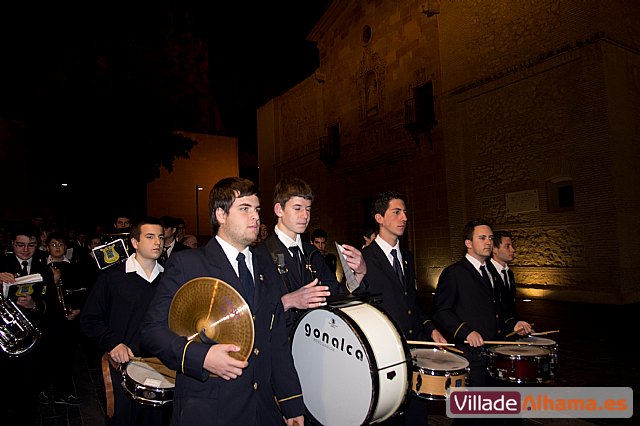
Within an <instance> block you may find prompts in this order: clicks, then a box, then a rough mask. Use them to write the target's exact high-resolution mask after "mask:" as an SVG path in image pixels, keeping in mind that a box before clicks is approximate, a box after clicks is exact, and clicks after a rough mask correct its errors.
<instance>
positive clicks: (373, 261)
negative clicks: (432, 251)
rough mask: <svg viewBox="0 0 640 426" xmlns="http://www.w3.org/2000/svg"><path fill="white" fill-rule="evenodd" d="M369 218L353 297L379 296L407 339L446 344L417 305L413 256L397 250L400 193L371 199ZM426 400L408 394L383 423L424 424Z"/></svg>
mask: <svg viewBox="0 0 640 426" xmlns="http://www.w3.org/2000/svg"><path fill="white" fill-rule="evenodd" d="M371 215H372V216H373V219H374V220H375V221H376V223H377V224H378V232H377V237H376V238H375V240H374V241H373V242H372V243H371V244H369V245H368V246H366V247H365V248H364V249H362V257H363V258H364V261H365V262H366V264H367V275H366V276H365V279H364V280H363V281H362V284H361V285H360V287H358V289H356V291H355V292H354V294H356V295H359V294H364V293H366V292H369V293H371V294H378V295H380V296H379V298H380V299H379V304H378V305H377V306H380V307H382V308H383V309H384V311H385V312H386V313H387V314H389V316H391V318H392V319H393V320H394V321H395V323H396V324H397V325H398V327H399V328H400V331H401V332H402V334H403V336H404V338H405V339H406V340H423V341H424V340H429V341H434V342H438V343H446V342H447V341H446V339H445V338H444V337H443V336H442V334H441V333H440V332H439V331H438V329H437V328H436V326H435V324H434V323H433V321H431V320H430V319H429V318H428V316H427V315H426V313H425V312H424V311H423V310H422V308H421V307H420V305H419V303H418V295H417V284H416V275H415V265H414V260H413V255H412V254H411V253H410V252H409V251H408V250H405V249H404V248H401V247H400V238H401V237H402V236H403V235H404V232H405V230H406V228H407V208H406V204H405V201H404V197H403V195H402V194H400V193H399V192H393V191H389V192H383V193H380V194H378V196H377V197H376V198H375V199H374V200H373V202H372V204H371ZM427 408H428V406H427V401H426V400H425V399H423V398H420V397H418V396H416V395H413V394H411V395H410V396H409V399H408V403H407V405H406V407H405V408H404V412H403V413H402V414H401V415H398V416H394V417H392V418H391V419H389V420H387V421H386V422H384V424H390V425H391V424H393V425H402V424H404V425H426V424H427V420H428V410H427Z"/></svg>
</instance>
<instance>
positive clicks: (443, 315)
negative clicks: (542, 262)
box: [432, 219, 531, 424]
mask: <svg viewBox="0 0 640 426" xmlns="http://www.w3.org/2000/svg"><path fill="white" fill-rule="evenodd" d="M463 238H464V245H465V249H466V254H465V256H464V258H462V259H461V260H459V261H458V262H456V263H454V264H452V265H449V266H447V267H446V268H445V269H444V270H443V271H442V273H441V274H440V277H439V279H438V285H437V287H436V292H435V295H434V297H433V300H432V311H433V319H434V320H435V321H436V323H437V324H438V326H439V327H441V329H442V330H444V332H445V333H446V334H448V335H449V336H451V337H452V339H453V340H454V342H455V343H456V345H459V346H461V347H462V348H463V351H464V357H465V358H467V360H468V361H469V368H470V372H469V376H468V378H467V386H472V387H479V386H483V387H486V386H501V385H504V383H503V382H502V383H501V382H500V381H498V380H496V379H494V378H493V377H491V375H490V374H489V372H488V370H487V363H488V360H487V359H488V357H487V356H486V355H485V353H484V351H483V348H482V347H483V345H484V344H485V341H486V340H489V341H491V340H504V339H505V335H506V334H508V333H510V332H512V331H515V332H517V333H518V334H520V335H527V334H529V333H531V326H530V325H529V323H527V322H525V321H518V322H515V323H513V322H509V323H508V322H507V321H506V320H507V318H505V313H504V310H503V309H502V305H501V303H500V289H499V287H498V284H497V283H494V282H493V281H492V280H491V275H490V274H489V272H488V271H487V266H486V264H487V261H488V260H489V259H490V258H491V254H492V251H493V230H492V227H491V224H489V223H488V222H487V221H485V220H483V219H474V220H471V221H469V222H468V223H467V224H466V225H465V227H464V229H463ZM474 420H475V421H474ZM477 420H478V419H456V423H458V422H459V423H462V424H466V423H476V421H477ZM480 423H481V422H480ZM489 423H490V422H489Z"/></svg>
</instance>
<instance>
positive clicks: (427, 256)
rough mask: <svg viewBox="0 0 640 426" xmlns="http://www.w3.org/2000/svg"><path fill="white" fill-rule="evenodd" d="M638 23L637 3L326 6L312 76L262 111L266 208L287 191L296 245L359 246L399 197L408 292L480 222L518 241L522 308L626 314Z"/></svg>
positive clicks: (632, 256) (431, 283) (639, 68)
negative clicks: (301, 200) (385, 201)
mask: <svg viewBox="0 0 640 426" xmlns="http://www.w3.org/2000/svg"><path fill="white" fill-rule="evenodd" d="M639 18H640V5H638V4H637V2H634V1H633V0H613V1H609V2H599V1H596V0H542V1H540V0H537V1H533V0H526V1H518V2H513V1H508V0H501V1H498V0H497V1H490V2H487V1H472V0H460V1H452V0H449V1H445V0H440V1H438V0H422V1H412V0H406V1H402V0H401V1H363V0H349V1H347V0H334V1H333V2H331V5H330V6H329V7H328V9H327V10H326V12H325V14H324V15H323V16H322V18H321V19H320V20H319V21H318V23H317V24H316V26H315V27H314V28H313V30H312V32H311V33H310V35H309V40H311V41H313V42H315V43H316V44H317V47H318V51H319V55H320V66H319V68H318V69H317V71H316V72H315V74H314V75H312V76H309V77H308V78H307V79H305V80H304V81H302V82H300V83H299V84H298V85H296V86H295V87H293V88H292V89H291V90H289V91H288V92H286V93H285V94H283V95H281V96H279V97H277V98H274V99H272V100H271V101H269V102H268V103H267V104H265V105H263V106H262V107H261V108H260V109H259V110H258V156H259V165H260V186H261V188H262V191H263V195H264V201H263V204H265V205H270V204H271V199H270V196H271V192H270V191H271V189H272V188H273V186H274V185H275V183H276V182H277V180H278V179H280V178H281V177H283V176H299V177H301V178H303V179H305V180H306V181H307V182H309V184H310V185H311V186H312V188H313V189H314V191H315V192H316V201H315V202H314V204H313V211H312V221H311V224H310V226H309V230H312V229H314V228H316V227H322V228H324V229H326V230H327V231H328V233H329V239H330V241H338V242H341V243H343V242H344V243H350V244H353V245H357V246H360V245H361V241H362V239H361V237H360V234H359V231H360V229H361V228H362V227H363V226H364V225H365V223H366V222H367V221H368V220H369V216H370V215H369V212H368V207H369V202H370V200H371V199H372V197H374V196H375V195H376V194H377V193H379V192H381V191H386V190H397V191H401V192H403V193H404V194H405V196H406V197H407V208H408V211H409V213H408V214H409V226H408V229H407V232H406V233H405V237H404V238H403V244H405V245H406V246H407V247H408V248H409V249H410V250H411V251H412V252H413V253H414V256H415V258H416V267H417V279H418V282H417V285H418V288H419V290H421V291H424V292H430V291H433V289H434V288H435V286H436V283H437V280H438V276H439V274H440V272H441V271H442V269H443V268H444V267H445V266H447V265H449V264H450V263H452V262H454V261H456V260H458V259H459V258H460V256H462V254H463V249H464V244H463V240H462V235H461V234H462V227H463V226H464V224H465V223H466V222H467V221H468V220H470V219H473V218H476V217H482V218H484V219H486V220H488V221H490V222H491V223H493V225H494V230H510V231H511V232H512V233H513V234H514V240H515V245H516V250H517V251H516V258H515V260H514V262H513V264H512V266H513V269H514V271H515V274H516V280H517V281H518V285H519V291H520V296H522V297H532V298H548V299H552V300H568V301H582V302H598V303H614V304H618V303H632V302H638V301H640V272H639V270H638V268H637V264H638V262H639V260H638V259H640V246H639V245H638V244H637V242H636V237H637V236H638V235H640V214H639V211H640V168H639V167H638V165H639V164H640V161H639V160H640V149H639V148H638V146H639V144H638V141H639V139H640V124H639V123H640V120H639V118H640V96H639V94H640V55H639V53H640V28H639V27H640V24H639V22H640V19H639ZM269 210H270V209H265V211H267V212H268V211H269ZM263 218H264V219H265V220H266V221H267V223H270V222H269V220H270V218H269V214H268V213H267V214H265V215H263ZM271 220H272V219H271Z"/></svg>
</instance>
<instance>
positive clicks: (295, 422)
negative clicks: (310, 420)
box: [287, 416, 304, 426]
mask: <svg viewBox="0 0 640 426" xmlns="http://www.w3.org/2000/svg"><path fill="white" fill-rule="evenodd" d="M287 426H304V416H298V417H294V418H291V419H287Z"/></svg>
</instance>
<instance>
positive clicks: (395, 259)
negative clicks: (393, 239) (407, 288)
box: [391, 249, 404, 284]
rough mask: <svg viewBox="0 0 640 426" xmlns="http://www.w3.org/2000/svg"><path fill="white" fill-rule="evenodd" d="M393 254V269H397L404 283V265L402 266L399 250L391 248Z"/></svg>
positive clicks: (398, 275)
mask: <svg viewBox="0 0 640 426" xmlns="http://www.w3.org/2000/svg"><path fill="white" fill-rule="evenodd" d="M391 256H392V257H393V269H394V270H395V271H396V275H397V277H398V279H399V280H400V282H401V283H402V284H404V275H403V274H402V267H401V266H400V261H399V260H398V252H397V251H396V249H392V250H391Z"/></svg>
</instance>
